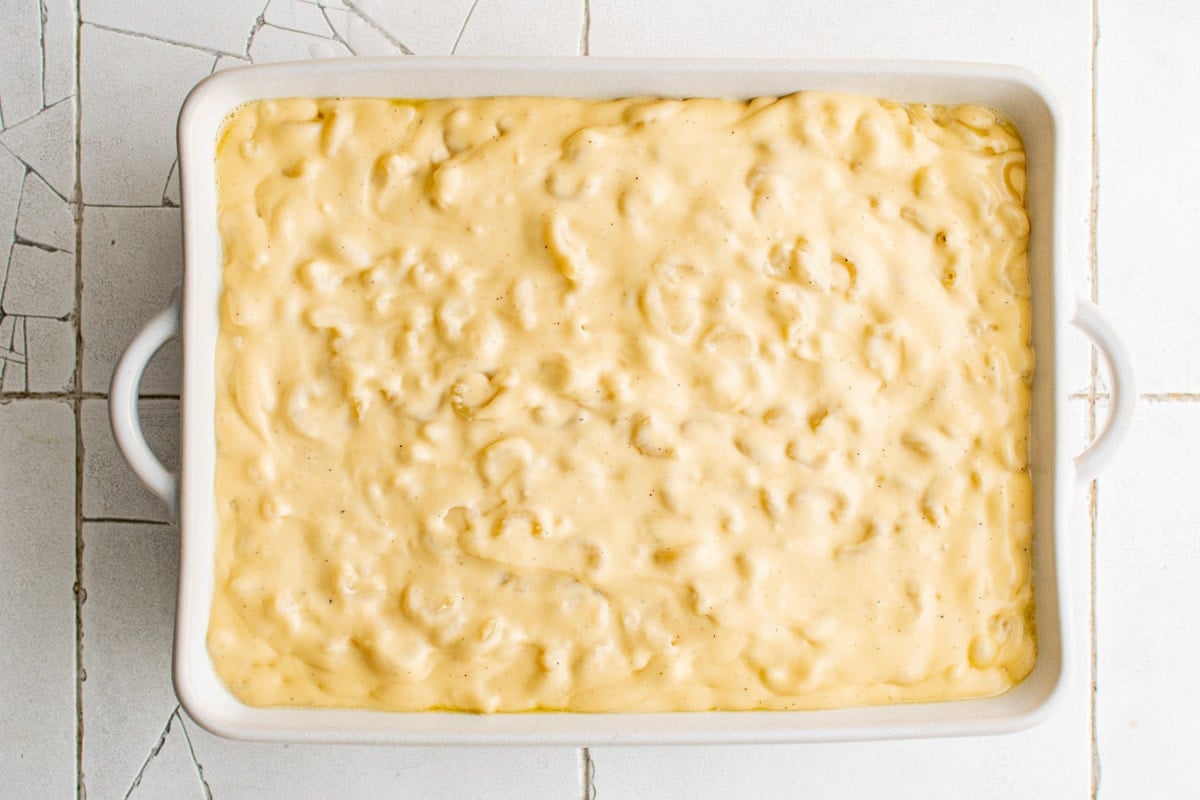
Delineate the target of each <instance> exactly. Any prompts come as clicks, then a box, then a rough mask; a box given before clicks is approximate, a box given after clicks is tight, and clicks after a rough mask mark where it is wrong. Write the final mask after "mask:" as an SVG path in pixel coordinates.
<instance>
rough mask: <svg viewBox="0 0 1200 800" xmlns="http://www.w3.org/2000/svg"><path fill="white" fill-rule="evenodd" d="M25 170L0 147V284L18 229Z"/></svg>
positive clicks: (12, 156)
mask: <svg viewBox="0 0 1200 800" xmlns="http://www.w3.org/2000/svg"><path fill="white" fill-rule="evenodd" d="M25 172H26V169H25V165H24V164H22V163H21V162H20V161H18V160H17V158H16V157H15V156H14V155H12V154H11V153H9V152H8V151H7V150H5V149H4V148H3V147H0V286H3V285H4V276H5V274H6V273H7V271H8V257H9V251H10V250H11V249H12V239H13V233H14V231H15V230H16V225H17V209H18V207H19V206H20V203H21V185H22V184H23V183H24V182H25Z"/></svg>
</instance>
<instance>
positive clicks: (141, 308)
mask: <svg viewBox="0 0 1200 800" xmlns="http://www.w3.org/2000/svg"><path fill="white" fill-rule="evenodd" d="M168 166H169V165H168ZM163 174H164V179H165V175H166V173H165V172H164V173H163ZM182 246H183V245H182V241H181V235H180V231H179V209H177V208H84V211H83V286H84V293H83V310H82V313H83V343H84V350H83V356H84V358H83V388H84V390H86V391H89V392H107V391H108V384H109V381H110V380H111V378H112V371H113V367H115V366H116V364H117V359H118V358H119V357H120V355H121V352H122V350H124V348H125V346H126V345H127V344H129V341H130V340H131V339H132V338H133V336H134V334H135V333H137V332H138V331H139V330H140V329H141V327H142V325H144V324H145V323H146V320H148V319H150V317H152V316H154V315H155V314H156V313H158V312H159V311H161V310H162V309H163V308H165V307H166V305H167V303H169V302H170V301H171V295H172V293H173V292H174V291H175V289H176V288H177V287H178V286H179V282H180V277H181V274H182V271H183V267H182V259H183V254H182V250H181V248H182ZM179 363H180V362H179V347H178V345H177V344H175V343H174V342H170V343H168V344H167V345H166V346H165V347H164V348H163V349H162V350H161V351H159V353H158V355H157V356H155V358H154V360H153V361H151V362H150V366H149V367H148V368H147V369H146V375H145V377H144V378H143V379H142V392H143V393H144V394H178V393H179V369H180V367H179Z"/></svg>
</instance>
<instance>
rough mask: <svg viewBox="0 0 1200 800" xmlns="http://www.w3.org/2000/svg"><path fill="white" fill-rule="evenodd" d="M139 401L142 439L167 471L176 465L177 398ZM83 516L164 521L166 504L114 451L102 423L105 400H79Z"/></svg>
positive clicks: (109, 430)
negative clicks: (81, 432) (81, 436)
mask: <svg viewBox="0 0 1200 800" xmlns="http://www.w3.org/2000/svg"><path fill="white" fill-rule="evenodd" d="M138 405H139V416H140V418H141V420H142V430H143V431H145V434H146V441H148V442H149V443H150V447H151V449H152V450H154V452H155V453H157V454H158V456H159V457H160V458H161V459H162V460H163V463H164V464H166V465H167V466H168V467H169V468H170V469H177V468H178V466H179V401H177V400H147V399H144V400H142V401H141V403H139V404H138ZM80 413H81V419H80V423H81V428H82V431H83V516H84V517H85V518H86V519H120V520H147V521H153V522H166V521H167V520H168V519H169V517H168V515H167V509H166V506H164V505H163V502H162V501H161V500H159V499H158V497H156V496H155V495H153V494H151V493H150V490H149V489H147V488H146V487H145V485H144V484H143V483H142V482H141V481H140V480H138V479H137V476H136V475H134V474H133V472H132V471H131V470H130V469H129V466H128V465H127V464H126V463H125V459H124V458H123V457H122V456H121V453H120V451H118V450H117V444H116V441H115V440H114V439H113V435H112V427H111V426H110V424H109V422H108V401H107V400H84V401H83V403H82V404H81V412H80Z"/></svg>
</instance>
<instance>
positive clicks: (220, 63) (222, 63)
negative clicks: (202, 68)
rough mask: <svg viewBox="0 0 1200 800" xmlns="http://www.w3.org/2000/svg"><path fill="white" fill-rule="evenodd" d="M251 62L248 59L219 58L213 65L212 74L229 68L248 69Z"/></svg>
mask: <svg viewBox="0 0 1200 800" xmlns="http://www.w3.org/2000/svg"><path fill="white" fill-rule="evenodd" d="M251 63H252V62H251V61H250V59H248V58H234V57H233V56H221V57H220V58H218V59H217V63H216V64H214V65H213V72H220V71H221V70H223V69H229V68H230V67H248V66H250V64H251Z"/></svg>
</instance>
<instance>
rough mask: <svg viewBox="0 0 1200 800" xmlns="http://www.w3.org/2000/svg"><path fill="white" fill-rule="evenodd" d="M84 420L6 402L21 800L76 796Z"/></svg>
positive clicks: (2, 671) (11, 777)
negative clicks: (78, 526) (78, 445)
mask: <svg viewBox="0 0 1200 800" xmlns="http://www.w3.org/2000/svg"><path fill="white" fill-rule="evenodd" d="M74 464H75V422H74V419H73V418H72V415H71V407H70V406H69V405H68V404H66V403H63V402H59V401H54V400H21V401H16V402H13V403H8V404H0V501H2V505H0V514H2V517H0V518H2V519H3V523H2V524H0V608H3V609H4V613H2V614H0V643H2V646H0V720H2V722H0V776H3V781H4V784H3V785H4V787H5V788H4V789H2V790H0V794H3V793H4V792H7V791H12V792H13V794H12V795H9V796H12V797H18V796H20V797H73V796H74V794H75V595H74V592H73V591H72V586H73V585H74V583H75V477H74V476H75V470H74Z"/></svg>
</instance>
